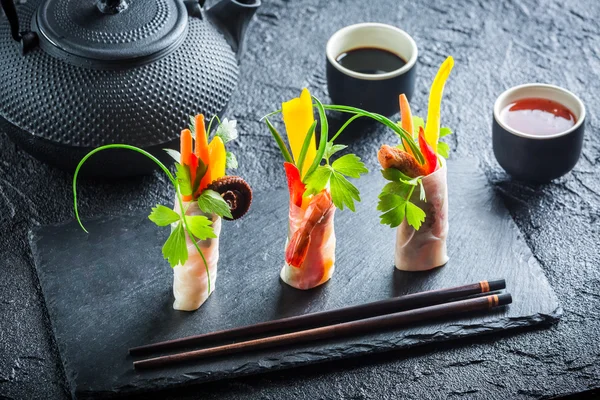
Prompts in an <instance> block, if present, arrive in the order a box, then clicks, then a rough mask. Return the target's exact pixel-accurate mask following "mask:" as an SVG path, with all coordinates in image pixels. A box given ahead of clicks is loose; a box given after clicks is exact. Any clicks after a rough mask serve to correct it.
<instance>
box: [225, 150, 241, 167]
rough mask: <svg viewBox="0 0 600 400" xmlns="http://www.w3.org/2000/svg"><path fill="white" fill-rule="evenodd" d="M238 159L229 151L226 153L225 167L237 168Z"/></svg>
mask: <svg viewBox="0 0 600 400" xmlns="http://www.w3.org/2000/svg"><path fill="white" fill-rule="evenodd" d="M237 167H238V160H237V157H236V156H235V154H233V153H232V152H230V151H228V152H226V153H225V168H227V169H237Z"/></svg>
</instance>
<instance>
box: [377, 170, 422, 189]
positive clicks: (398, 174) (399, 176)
mask: <svg viewBox="0 0 600 400" xmlns="http://www.w3.org/2000/svg"><path fill="white" fill-rule="evenodd" d="M381 174H382V175H383V177H384V178H385V179H387V180H388V181H392V182H403V183H405V184H407V185H411V186H416V185H417V181H418V180H419V179H420V177H416V178H411V177H410V176H408V175H405V174H404V173H403V172H402V171H400V170H397V169H396V168H386V169H384V170H382V171H381Z"/></svg>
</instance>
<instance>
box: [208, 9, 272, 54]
mask: <svg viewBox="0 0 600 400" xmlns="http://www.w3.org/2000/svg"><path fill="white" fill-rule="evenodd" d="M258 7H260V0H221V1H220V2H218V3H217V4H215V5H214V6H212V7H211V8H209V9H208V10H207V12H206V14H207V16H208V17H209V18H210V19H211V21H212V22H213V23H214V24H216V25H217V26H218V27H219V28H220V29H221V30H222V31H223V33H224V34H225V38H226V39H227V41H228V42H229V44H230V45H231V47H232V48H233V50H234V51H235V52H236V53H237V55H238V57H240V55H241V54H242V51H243V48H244V35H245V34H246V29H247V28H248V25H249V24H250V21H251V20H252V16H253V15H254V13H255V12H256V10H257V9H258Z"/></svg>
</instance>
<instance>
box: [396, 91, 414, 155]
mask: <svg viewBox="0 0 600 400" xmlns="http://www.w3.org/2000/svg"><path fill="white" fill-rule="evenodd" d="M398 100H399V101H400V121H401V122H402V129H404V130H405V131H407V132H408V133H409V134H410V135H411V136H413V120H412V114H411V112H410V105H409V104H408V99H407V98H406V95H404V93H402V94H401V95H400V97H399V98H398ZM402 146H404V151H406V152H407V153H408V154H410V155H411V156H413V157H414V154H413V152H412V150H411V149H410V146H409V145H408V143H406V140H404V139H402Z"/></svg>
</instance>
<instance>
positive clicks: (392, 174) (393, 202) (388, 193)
mask: <svg viewBox="0 0 600 400" xmlns="http://www.w3.org/2000/svg"><path fill="white" fill-rule="evenodd" d="M381 173H382V174H383V176H384V178H385V179H387V180H389V181H391V182H389V183H388V184H386V185H385V186H384V187H383V189H382V190H381V194H380V195H379V203H378V204H377V210H379V211H381V212H383V214H382V215H381V216H380V218H381V223H382V224H385V225H389V226H390V227H392V228H395V227H397V226H399V225H400V224H401V223H402V221H403V220H404V218H406V222H407V223H408V224H409V225H410V226H412V227H413V228H415V229H416V230H419V228H420V227H421V224H422V223H423V221H424V220H425V212H424V211H423V210H421V209H420V208H419V207H418V206H417V205H416V204H414V203H412V202H411V201H410V200H411V198H412V195H413V193H414V191H415V189H416V187H417V186H418V187H419V199H420V200H421V201H425V189H424V188H423V179H422V177H416V178H412V179H411V178H409V177H408V176H406V175H405V174H403V173H402V172H400V171H398V170H395V169H392V168H389V169H384V170H383V171H381Z"/></svg>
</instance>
